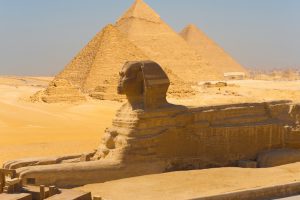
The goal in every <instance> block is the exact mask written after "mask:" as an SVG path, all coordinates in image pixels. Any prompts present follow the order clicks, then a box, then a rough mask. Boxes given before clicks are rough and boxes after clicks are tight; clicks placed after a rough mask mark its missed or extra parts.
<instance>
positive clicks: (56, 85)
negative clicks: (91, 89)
mask: <svg viewBox="0 0 300 200" xmlns="http://www.w3.org/2000/svg"><path fill="white" fill-rule="evenodd" d="M30 100H31V101H32V102H45V103H60V102H69V103H72V102H79V101H86V97H85V95H84V94H82V93H81V91H80V89H79V88H78V87H76V86H74V85H72V84H71V83H70V82H69V81H67V80H65V79H55V80H53V81H52V82H50V84H49V86H48V88H47V89H46V90H44V91H39V92H37V93H35V94H34V95H33V96H31V97H30Z"/></svg>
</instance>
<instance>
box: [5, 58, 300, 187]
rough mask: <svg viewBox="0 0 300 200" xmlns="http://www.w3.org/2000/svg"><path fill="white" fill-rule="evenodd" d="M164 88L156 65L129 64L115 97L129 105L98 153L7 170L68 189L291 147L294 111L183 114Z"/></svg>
mask: <svg viewBox="0 0 300 200" xmlns="http://www.w3.org/2000/svg"><path fill="white" fill-rule="evenodd" d="M169 85H170V82H169V79H168V77H167V75H166V74H165V72H164V71H163V70H162V68H161V67H160V66H159V65H158V64H157V63H155V62H152V61H141V62H128V63H126V64H125V65H124V67H123V69H122V71H121V72H120V83H119V86H118V91H119V93H120V94H125V95H126V96H127V99H128V102H127V103H126V104H124V105H123V106H122V107H121V108H120V109H119V110H118V111H117V113H116V116H115V118H114V120H113V123H112V126H111V127H110V128H108V129H106V131H105V134H104V137H103V138H102V140H101V144H100V145H99V147H98V148H97V149H96V150H95V151H92V152H88V153H85V154H82V155H68V156H63V157H59V158H42V159H41V158H38V159H35V158H34V159H25V160H16V161H11V162H7V163H6V164H4V168H6V169H16V171H17V174H18V176H19V178H20V179H22V181H23V183H24V184H34V185H42V184H43V185H57V186H59V187H72V186H78V185H84V184H88V183H96V182H104V181H109V180H114V179H120V178H126V177H131V176H138V175H146V174H153V173H162V172H167V171H174V170H188V169H201V168H209V167H224V166H237V163H238V162H239V161H240V160H251V161H256V160H257V156H258V155H259V153H261V152H264V151H267V150H273V149H282V148H287V147H290V146H289V145H290V143H289V141H290V140H289V138H290V137H289V136H290V135H291V132H293V131H294V132H293V133H295V130H296V129H295V127H296V126H297V121H298V120H297V119H296V118H298V116H299V106H295V105H293V104H292V103H291V102H289V101H278V102H266V103H252V104H235V105H223V106H210V107H198V108H188V107H185V106H180V105H173V104H169V103H168V102H167V100H166V92H167V90H168V87H169ZM298 141H299V144H300V139H299V140H298ZM299 146H300V145H299ZM258 165H259V163H258Z"/></svg>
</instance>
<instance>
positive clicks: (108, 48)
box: [83, 25, 148, 92]
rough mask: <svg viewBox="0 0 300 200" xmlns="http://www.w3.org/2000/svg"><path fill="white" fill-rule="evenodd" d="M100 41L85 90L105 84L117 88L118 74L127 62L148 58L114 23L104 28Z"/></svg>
mask: <svg viewBox="0 0 300 200" xmlns="http://www.w3.org/2000/svg"><path fill="white" fill-rule="evenodd" d="M99 42H100V46H99V48H98V49H97V54H96V56H95V57H94V60H93V64H92V65H91V67H90V70H89V73H88V74H87V77H86V80H85V82H84V85H83V89H84V91H88V92H90V91H93V90H94V89H95V88H96V87H98V86H102V85H103V84H109V85H112V86H114V87H115V88H116V86H117V81H118V77H119V76H118V74H119V72H120V70H121V68H122V66H123V65H124V63H125V62H127V61H132V60H146V59H148V57H147V56H146V55H145V54H144V53H143V52H142V50H140V49H139V48H137V47H136V46H135V45H134V44H132V43H131V42H130V41H129V40H128V39H127V38H126V37H125V36H124V35H123V34H122V33H121V32H120V31H119V30H118V29H117V28H115V27H114V26H113V25H108V26H106V27H105V28H104V29H103V31H102V35H101V39H100V41H99Z"/></svg>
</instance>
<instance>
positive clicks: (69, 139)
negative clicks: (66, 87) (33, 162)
mask: <svg viewBox="0 0 300 200" xmlns="http://www.w3.org/2000/svg"><path fill="white" fill-rule="evenodd" d="M14 80H16V79H14ZM3 81H4V80H3V78H0V83H1V82H3ZM17 82H18V81H17ZM11 83H12V84H13V85H7V84H6V85H1V84H0V164H1V163H2V162H3V161H5V160H10V159H16V158H22V157H32V156H48V155H61V154H65V153H79V152H85V151H88V150H92V149H93V148H96V147H97V145H98V143H99V140H100V138H101V134H102V133H103V131H104V129H105V128H106V127H108V126H109V124H110V123H111V119H112V117H113V116H114V114H115V110H116V109H117V108H118V107H119V105H120V104H119V103H116V102H105V101H103V102H101V103H98V102H88V103H83V104H77V105H76V104H51V105H49V104H43V103H34V104H33V103H30V102H26V101H23V100H20V98H21V99H22V98H25V97H28V96H30V95H31V94H33V93H34V92H35V91H37V90H39V89H40V88H39V87H35V86H26V85H25V86H18V87H16V86H14V85H15V84H16V83H15V82H14V81H11Z"/></svg>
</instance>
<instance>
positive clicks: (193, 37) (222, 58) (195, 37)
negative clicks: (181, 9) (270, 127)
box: [180, 25, 246, 73]
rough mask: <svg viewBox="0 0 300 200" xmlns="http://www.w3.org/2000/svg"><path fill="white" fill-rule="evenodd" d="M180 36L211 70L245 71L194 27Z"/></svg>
mask: <svg viewBox="0 0 300 200" xmlns="http://www.w3.org/2000/svg"><path fill="white" fill-rule="evenodd" d="M180 35H181V36H182V37H183V38H184V39H185V40H186V42H187V43H188V44H190V45H191V46H192V47H194V48H195V49H196V50H197V51H198V52H199V53H200V55H202V56H203V57H204V58H205V59H206V60H207V62H209V63H210V65H211V66H213V68H214V69H215V68H218V70H221V71H222V72H223V73H224V72H245V71H246V70H245V69H244V68H243V67H242V66H241V65H240V64H239V63H237V62H236V61H235V60H234V59H233V58H232V57H231V56H230V55H229V54H227V53H226V52H225V51H224V50H223V49H222V48H221V47H220V46H218V45H217V44H216V43H215V42H214V41H213V40H211V39H210V38H209V37H208V36H207V35H206V34H205V33H203V32H202V31H201V30H199V29H198V28H197V27H196V26H195V25H188V26H187V27H186V28H184V29H183V30H182V31H181V33H180Z"/></svg>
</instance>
